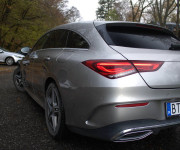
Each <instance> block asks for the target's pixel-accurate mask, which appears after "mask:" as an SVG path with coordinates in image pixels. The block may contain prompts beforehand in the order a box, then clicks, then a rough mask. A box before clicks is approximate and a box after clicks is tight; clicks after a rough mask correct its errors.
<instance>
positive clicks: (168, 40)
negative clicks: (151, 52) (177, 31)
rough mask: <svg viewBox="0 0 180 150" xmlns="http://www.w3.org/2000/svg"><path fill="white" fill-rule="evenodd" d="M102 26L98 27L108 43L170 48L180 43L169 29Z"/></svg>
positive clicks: (134, 46) (136, 46)
mask: <svg viewBox="0 0 180 150" xmlns="http://www.w3.org/2000/svg"><path fill="white" fill-rule="evenodd" d="M102 26H104V25H102ZM102 26H99V27H97V29H98V31H99V33H100V35H101V36H102V38H103V39H104V40H105V41H106V42H107V44H108V45H115V46H124V47H133V48H146V49H162V50H169V48H170V47H171V44H180V42H179V40H178V39H177V38H176V37H175V36H174V35H173V34H172V33H170V32H169V31H168V32H165V31H166V30H165V31H164V30H158V29H150V28H142V27H133V26H131V27H128V26H127V27H125V26H117V25H116V26H106V25H105V26H104V27H102Z"/></svg>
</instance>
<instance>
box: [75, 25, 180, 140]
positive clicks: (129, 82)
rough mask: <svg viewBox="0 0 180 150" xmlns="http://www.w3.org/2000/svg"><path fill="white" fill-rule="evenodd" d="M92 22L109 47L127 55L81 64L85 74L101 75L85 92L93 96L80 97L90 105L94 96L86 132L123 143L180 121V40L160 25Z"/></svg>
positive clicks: (90, 60)
mask: <svg viewBox="0 0 180 150" xmlns="http://www.w3.org/2000/svg"><path fill="white" fill-rule="evenodd" d="M94 24H95V27H96V29H97V31H98V32H99V34H100V35H101V37H102V38H103V40H104V42H106V43H107V45H109V48H110V49H111V50H112V51H115V52H117V53H119V55H121V56H122V57H123V58H124V59H116V58H115V59H107V58H105V59H89V60H86V61H83V62H82V63H83V65H84V66H85V67H88V68H89V70H88V71H87V70H86V73H88V72H94V73H96V74H98V77H100V76H101V79H98V80H97V81H96V83H97V82H98V83H99V87H96V88H94V89H95V90H93V89H92V88H91V89H88V91H85V90H84V91H83V90H82V92H83V93H87V95H90V96H91V97H90V98H88V97H87V95H85V96H82V97H83V98H84V99H85V98H86V99H87V101H86V102H87V103H89V102H88V99H92V97H93V96H94V99H92V101H91V105H89V109H90V108H91V106H92V105H93V106H92V107H94V110H93V111H92V112H91V113H89V117H88V119H87V121H86V125H87V126H89V128H90V129H85V130H84V132H83V133H82V134H85V135H88V136H92V137H97V138H101V139H106V140H107V139H108V140H111V141H115V142H125V141H133V140H139V139H142V138H145V137H147V136H149V135H150V134H152V133H156V132H158V131H159V130H160V129H162V128H166V127H170V126H174V125H177V124H180V118H179V115H180V49H179V46H178V45H180V42H179V39H178V38H177V37H176V36H174V35H173V34H172V33H171V32H170V31H169V30H166V29H164V28H161V27H158V26H152V25H145V24H138V23H120V22H114V23H110V22H108V23H106V22H105V23H99V22H95V23H94ZM90 74H92V73H90ZM93 75H94V74H93ZM94 80H96V79H95V78H94ZM105 84H106V85H105ZM91 85H93V81H92V80H91ZM93 93H96V94H97V95H98V96H99V99H98V96H97V95H96V96H95V95H94V94H93ZM82 97H81V98H82ZM96 100H97V101H96ZM94 101H96V104H95V102H94ZM85 108H86V107H85ZM87 110H88V109H87ZM76 131H77V132H82V130H81V131H80V130H79V131H78V130H77V129H76Z"/></svg>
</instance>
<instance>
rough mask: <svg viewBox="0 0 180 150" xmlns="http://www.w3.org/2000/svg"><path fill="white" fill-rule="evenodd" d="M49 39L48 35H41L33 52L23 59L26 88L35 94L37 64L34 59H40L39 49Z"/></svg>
mask: <svg viewBox="0 0 180 150" xmlns="http://www.w3.org/2000/svg"><path fill="white" fill-rule="evenodd" d="M46 40H47V35H44V36H43V37H41V38H40V39H39V40H38V42H37V43H36V44H35V46H34V47H33V49H32V50H31V52H30V53H29V54H28V55H27V56H26V57H25V58H24V59H23V61H22V65H23V77H24V79H25V88H26V89H27V90H28V91H29V92H31V93H32V94H35V92H34V88H33V82H34V79H33V78H34V73H35V71H34V69H36V66H35V65H34V61H35V60H37V59H38V55H37V51H38V50H41V49H42V47H43V45H44V43H45V41H46Z"/></svg>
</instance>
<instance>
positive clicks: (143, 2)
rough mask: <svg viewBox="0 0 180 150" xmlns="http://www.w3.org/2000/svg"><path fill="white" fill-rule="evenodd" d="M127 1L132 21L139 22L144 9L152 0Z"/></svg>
mask: <svg viewBox="0 0 180 150" xmlns="http://www.w3.org/2000/svg"><path fill="white" fill-rule="evenodd" d="M129 2H130V6H131V13H132V21H133V22H134V21H136V22H140V21H141V18H142V15H143V13H144V11H145V9H146V8H148V7H149V6H150V5H151V4H152V1H150V2H149V1H148V0H137V1H136V2H135V3H133V0H130V1H129Z"/></svg>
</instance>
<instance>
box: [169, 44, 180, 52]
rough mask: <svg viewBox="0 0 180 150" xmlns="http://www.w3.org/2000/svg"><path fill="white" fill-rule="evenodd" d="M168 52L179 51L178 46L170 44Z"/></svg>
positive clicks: (179, 45)
mask: <svg viewBox="0 0 180 150" xmlns="http://www.w3.org/2000/svg"><path fill="white" fill-rule="evenodd" d="M169 50H176V51H180V44H171V47H170V48H169Z"/></svg>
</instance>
